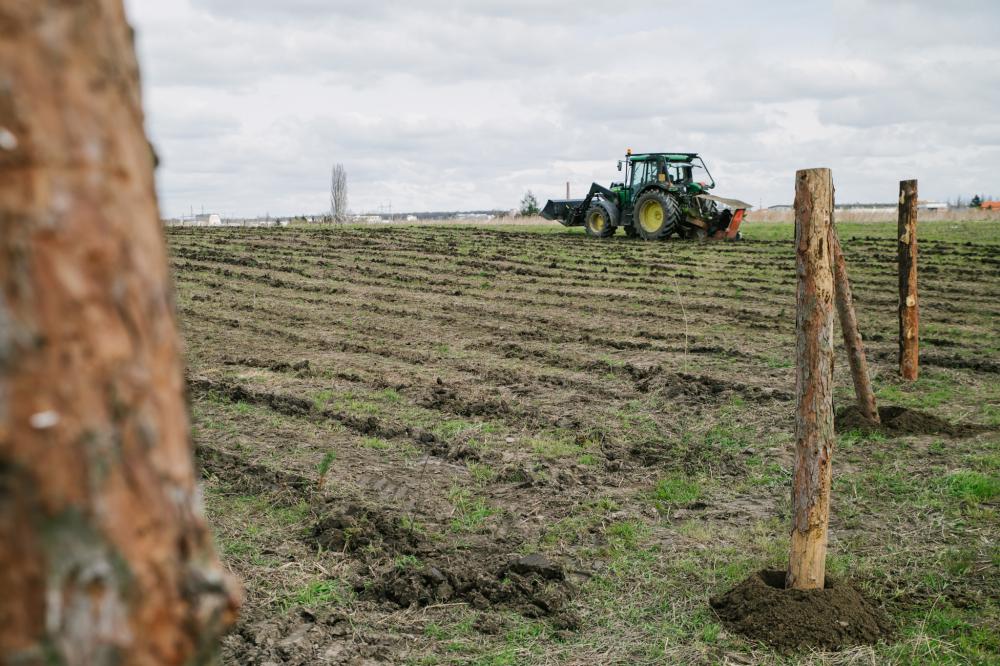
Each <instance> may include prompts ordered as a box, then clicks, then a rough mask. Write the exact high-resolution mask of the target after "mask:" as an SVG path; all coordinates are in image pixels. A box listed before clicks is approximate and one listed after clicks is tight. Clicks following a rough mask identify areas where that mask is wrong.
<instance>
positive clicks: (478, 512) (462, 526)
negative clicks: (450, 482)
mask: <svg viewBox="0 0 1000 666" xmlns="http://www.w3.org/2000/svg"><path fill="white" fill-rule="evenodd" d="M448 500H449V501H450V502H451V504H452V506H453V507H454V508H455V514H454V517H453V518H452V521H451V529H452V531H454V532H475V531H478V530H480V529H481V528H482V527H483V525H484V524H485V523H486V519H487V518H489V517H490V516H492V515H495V514H496V513H497V510H496V509H494V508H493V507H491V506H489V505H488V504H487V503H486V500H484V499H483V498H482V497H475V496H473V495H472V494H471V493H470V492H469V491H468V490H465V489H464V488H454V489H452V491H451V492H450V493H449V494H448Z"/></svg>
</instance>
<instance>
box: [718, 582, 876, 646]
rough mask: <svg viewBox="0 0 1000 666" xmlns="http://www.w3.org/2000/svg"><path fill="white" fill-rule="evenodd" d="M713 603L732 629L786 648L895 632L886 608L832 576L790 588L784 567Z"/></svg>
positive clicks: (868, 639) (861, 640)
mask: <svg viewBox="0 0 1000 666" xmlns="http://www.w3.org/2000/svg"><path fill="white" fill-rule="evenodd" d="M709 604H710V605H711V606H712V608H713V609H714V610H715V612H716V614H717V615H718V616H719V618H720V619H721V620H722V622H723V623H724V624H725V625H726V626H727V627H729V628H730V629H731V630H732V631H734V632H736V633H739V634H742V635H744V636H746V637H748V638H751V639H754V640H758V641H761V642H763V643H767V644H768V645H771V646H772V647H774V648H776V649H778V650H784V651H791V650H797V649H806V648H819V649H826V650H839V649H842V648H845V647H848V646H851V645H863V644H871V643H875V642H876V641H878V640H879V639H880V638H883V637H886V636H888V635H889V634H890V633H891V626H890V624H889V620H888V618H887V617H886V616H885V614H884V613H882V612H881V611H880V610H879V609H878V608H877V607H875V606H874V605H873V604H872V603H871V602H869V601H868V600H867V599H865V598H864V597H863V596H862V595H861V593H860V592H858V591H857V590H856V589H854V588H853V587H851V586H850V585H849V584H847V583H843V582H839V581H836V580H833V579H831V578H829V577H828V578H827V580H826V587H825V588H824V589H822V590H786V589H785V572H784V571H775V570H765V571H760V572H758V573H755V574H754V575H752V576H750V577H749V578H747V579H746V580H744V581H743V582H742V583H740V584H739V585H737V586H736V587H734V588H733V589H732V590H730V591H729V592H726V593H725V594H722V595H720V596H718V597H713V598H711V599H710V600H709Z"/></svg>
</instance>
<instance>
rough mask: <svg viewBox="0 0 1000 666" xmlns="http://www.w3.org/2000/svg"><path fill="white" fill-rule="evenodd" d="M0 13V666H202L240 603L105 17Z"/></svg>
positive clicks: (128, 100)
mask: <svg viewBox="0 0 1000 666" xmlns="http://www.w3.org/2000/svg"><path fill="white" fill-rule="evenodd" d="M2 7H3V9H2V10H0V15H2V20H0V23H2V24H3V38H2V39H0V81H2V83H0V663H2V664H42V663H46V664H66V665H68V666H73V665H81V664H143V665H145V664H162V665H165V666H173V665H176V666H180V665H181V664H188V665H193V664H208V663H214V660H213V658H212V652H213V650H212V647H213V645H214V643H215V641H216V639H217V637H218V636H219V635H220V633H221V631H222V630H223V629H224V628H225V627H226V625H227V624H228V623H230V622H231V621H232V619H233V616H234V613H235V610H236V607H237V605H238V595H237V594H236V590H235V588H234V587H233V586H232V581H231V580H230V578H229V576H228V575H227V573H226V571H225V569H224V568H223V566H222V565H221V563H220V562H219V560H218V559H217V558H216V554H215V550H214V548H213V546H212V537H211V533H210V531H209V529H208V526H207V525H206V523H205V520H204V518H203V516H202V511H201V499H200V494H199V491H198V487H197V485H198V475H197V472H196V470H195V467H194V461H193V458H192V450H191V449H192V447H191V438H190V432H189V429H188V413H187V406H186V403H185V397H184V393H185V387H184V372H183V367H182V357H181V347H180V340H179V338H178V335H177V327H176V322H175V316H174V306H173V286H172V281H171V279H170V273H169V270H168V267H167V253H166V248H165V246H164V240H163V231H162V229H161V227H160V219H159V214H158V211H157V206H156V193H155V190H154V185H153V152H152V150H151V149H150V146H149V143H148V142H147V141H146V137H145V135H144V133H143V116H142V108H141V104H140V94H139V76H138V64H137V63H136V59H135V53H134V50H133V46H132V39H133V34H132V31H131V29H130V28H129V26H128V24H127V23H126V20H125V9H124V7H123V5H122V0H75V1H74V2H3V3H2Z"/></svg>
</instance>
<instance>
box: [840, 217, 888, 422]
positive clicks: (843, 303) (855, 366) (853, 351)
mask: <svg viewBox="0 0 1000 666" xmlns="http://www.w3.org/2000/svg"><path fill="white" fill-rule="evenodd" d="M830 246H831V248H832V250H833V276H834V282H835V286H836V289H835V291H836V303H837V314H838V315H839V316H840V328H841V330H842V331H843V333H844V347H845V348H846V349H847V361H848V363H849V364H850V366H851V377H852V379H853V380H854V394H855V396H856V397H857V400H858V409H860V410H861V414H862V415H863V416H864V417H865V418H866V419H868V420H869V421H871V422H872V423H875V424H878V423H880V420H879V416H878V407H877V406H876V404H875V392H874V391H872V382H871V377H870V376H869V374H868V359H866V358H865V347H864V342H863V341H862V339H861V330H860V329H859V328H858V317H857V314H856V313H855V312H854V297H853V295H852V294H851V282H850V280H848V279H847V262H845V261H844V253H843V251H842V250H841V248H840V239H839V238H838V237H837V229H836V227H834V226H833V225H831V226H830Z"/></svg>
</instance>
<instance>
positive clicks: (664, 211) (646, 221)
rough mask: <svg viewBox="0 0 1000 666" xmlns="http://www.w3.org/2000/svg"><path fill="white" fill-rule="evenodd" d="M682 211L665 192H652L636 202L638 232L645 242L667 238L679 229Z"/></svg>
mask: <svg viewBox="0 0 1000 666" xmlns="http://www.w3.org/2000/svg"><path fill="white" fill-rule="evenodd" d="M680 218H681V209H680V206H678V205H677V202H676V201H675V200H674V198H673V197H671V196H670V195H669V194H667V193H666V192H664V191H663V190H650V191H648V192H646V193H645V194H643V195H642V196H640V197H639V200H638V201H636V202H635V209H634V211H633V213H632V219H633V220H634V223H635V227H636V230H637V231H638V232H639V235H640V236H642V238H643V240H659V239H661V238H666V237H667V236H669V235H670V234H672V233H673V232H674V231H676V229H677V223H678V222H679V221H680Z"/></svg>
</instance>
